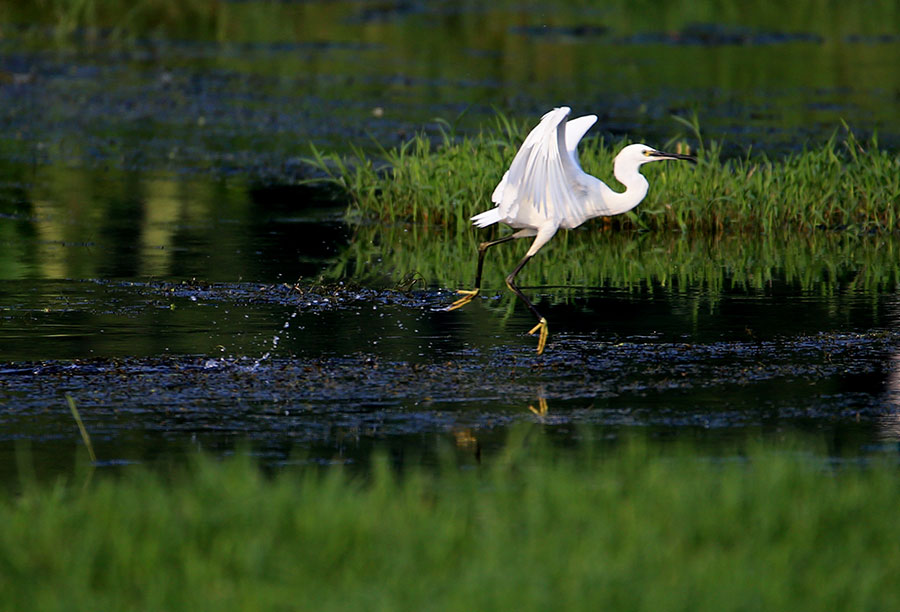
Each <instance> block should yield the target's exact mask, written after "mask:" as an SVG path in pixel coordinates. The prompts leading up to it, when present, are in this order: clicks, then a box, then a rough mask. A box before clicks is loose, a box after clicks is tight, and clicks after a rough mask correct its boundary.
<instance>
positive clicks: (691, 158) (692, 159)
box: [647, 151, 697, 164]
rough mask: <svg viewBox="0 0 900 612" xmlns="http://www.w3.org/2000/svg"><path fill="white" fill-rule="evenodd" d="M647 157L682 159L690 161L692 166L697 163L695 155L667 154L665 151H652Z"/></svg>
mask: <svg viewBox="0 0 900 612" xmlns="http://www.w3.org/2000/svg"><path fill="white" fill-rule="evenodd" d="M647 157H655V158H657V159H681V160H684V161H689V162H691V163H692V164H696V163H697V158H696V157H694V156H693V155H682V154H681V153H666V152H665V151H650V152H649V153H647Z"/></svg>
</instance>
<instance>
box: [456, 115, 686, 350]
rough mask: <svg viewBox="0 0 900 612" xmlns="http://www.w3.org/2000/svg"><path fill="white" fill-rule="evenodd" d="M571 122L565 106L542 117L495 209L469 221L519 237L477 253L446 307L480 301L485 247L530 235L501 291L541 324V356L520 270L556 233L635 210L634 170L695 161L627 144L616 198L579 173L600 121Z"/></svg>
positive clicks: (637, 176)
mask: <svg viewBox="0 0 900 612" xmlns="http://www.w3.org/2000/svg"><path fill="white" fill-rule="evenodd" d="M568 116H569V108H568V107H565V106H563V107H560V108H555V109H553V110H552V111H550V112H549V113H547V114H545V115H544V116H543V117H542V118H541V121H540V123H538V125H537V126H536V127H535V128H534V129H533V130H531V132H530V133H529V134H528V136H527V137H526V138H525V142H524V143H522V146H521V147H520V148H519V151H518V153H516V156H515V158H514V159H513V161H512V164H510V166H509V170H507V172H506V173H505V174H504V175H503V178H502V179H501V180H500V183H499V184H498V185H497V187H496V189H494V192H493V194H492V195H491V201H493V202H494V204H496V206H495V207H494V208H492V209H490V210H487V211H485V212H482V213H479V214H477V215H475V216H474V217H472V221H473V223H474V225H476V226H477V227H487V226H489V225H493V224H494V223H504V224H506V225H508V226H510V227H512V228H514V229H517V230H518V231H517V232H515V233H514V234H512V235H511V236H507V237H505V238H501V239H499V240H496V241H494V242H486V243H483V244H482V245H481V246H480V247H479V259H478V272H477V274H476V277H475V289H474V290H472V291H461V292H460V293H462V294H464V297H463V298H460V299H459V300H457V301H456V302H454V303H453V304H452V305H451V306H450V309H451V310H452V309H454V308H459V307H460V306H463V305H464V304H467V303H468V302H469V301H471V300H472V298H474V297H475V296H476V295H478V291H479V285H480V283H481V266H482V261H483V258H484V252H485V251H486V250H487V249H488V248H489V247H490V246H493V245H494V244H499V243H500V242H506V241H507V240H510V239H512V238H526V237H531V236H534V237H535V239H534V242H533V243H532V244H531V248H529V249H528V253H527V254H526V255H525V258H524V259H522V261H520V262H519V265H518V266H516V269H515V270H513V272H512V273H511V274H510V275H509V276H508V277H507V278H506V284H507V285H508V286H509V288H510V289H511V290H513V291H514V292H515V293H516V295H518V296H519V297H520V298H522V300H523V301H525V303H526V305H528V307H529V308H530V309H531V311H532V312H533V313H534V314H535V315H536V316H537V317H538V319H540V321H541V322H540V323H539V324H538V326H537V327H535V328H534V329H533V330H532V333H534V332H535V331H537V330H538V329H541V340H540V342H539V343H538V353H540V352H542V351H543V348H544V343H545V342H546V338H547V321H546V319H544V318H543V317H542V316H540V313H538V311H537V310H536V309H535V308H534V306H533V305H532V304H531V302H529V301H528V299H527V298H526V297H525V296H524V295H523V294H522V293H521V291H519V289H518V288H517V287H516V285H515V283H514V282H513V281H514V279H515V276H516V274H518V272H519V270H521V269H522V266H524V265H525V263H526V262H527V261H528V260H529V259H530V258H531V257H532V256H533V255H534V254H535V253H537V252H538V250H539V249H540V248H541V247H542V246H544V244H546V243H547V241H548V240H550V239H551V238H552V237H553V235H554V234H555V233H556V232H557V230H559V229H560V228H562V229H573V228H575V227H578V226H579V225H581V224H582V223H584V222H585V221H587V220H588V219H592V218H594V217H599V216H611V215H618V214H621V213H624V212H627V211H629V210H631V209H632V208H634V207H635V206H637V205H638V204H639V203H640V202H641V200H643V199H644V197H645V196H646V195H647V189H648V188H649V183H647V179H646V178H644V176H643V175H642V174H641V173H640V171H639V170H640V167H641V166H642V165H643V164H646V163H649V162H653V161H661V160H665V159H689V160H690V159H692V158H690V157H688V156H686V155H678V154H672V153H663V152H661V151H657V150H656V149H653V148H651V147H648V146H647V145H643V144H633V145H628V146H627V147H625V148H624V149H622V150H621V151H620V152H619V154H618V155H617V156H616V158H615V160H614V161H613V175H614V176H615V177H616V180H617V181H619V182H620V183H622V185H624V186H625V191H622V192H617V191H614V190H612V189H611V188H610V187H609V186H607V185H606V184H605V183H604V182H603V181H601V180H599V179H597V178H596V177H593V176H591V175H590V174H588V173H586V172H585V171H584V170H582V169H581V164H580V163H579V161H578V143H579V142H580V141H581V139H582V138H583V137H584V134H585V133H586V132H587V131H588V130H589V129H590V128H591V126H592V125H594V123H595V122H596V121H597V117H596V116H595V115H587V116H584V117H578V118H577V119H572V120H571V121H567V118H568Z"/></svg>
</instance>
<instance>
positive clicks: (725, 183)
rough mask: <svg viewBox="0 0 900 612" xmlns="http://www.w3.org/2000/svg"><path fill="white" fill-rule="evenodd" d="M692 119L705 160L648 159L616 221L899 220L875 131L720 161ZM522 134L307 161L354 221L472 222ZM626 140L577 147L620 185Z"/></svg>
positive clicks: (500, 124) (500, 130)
mask: <svg viewBox="0 0 900 612" xmlns="http://www.w3.org/2000/svg"><path fill="white" fill-rule="evenodd" d="M684 123H685V124H686V125H687V126H689V127H690V129H691V131H692V132H693V135H692V136H693V138H694V141H695V142H699V144H700V147H699V150H698V157H699V163H698V164H697V165H696V166H692V165H690V164H685V163H666V164H654V165H652V166H648V167H645V168H644V170H643V171H644V173H645V175H646V176H647V177H648V179H649V180H650V183H651V187H650V192H649V195H648V196H647V198H646V199H645V200H644V202H642V203H641V204H640V206H638V208H636V209H635V210H633V211H631V212H629V213H627V214H625V215H619V216H616V217H611V218H608V219H607V220H606V221H605V222H606V223H607V224H608V225H609V226H611V227H613V228H617V229H641V230H677V231H680V232H683V233H705V234H712V233H721V232H724V231H745V232H774V231H776V230H780V229H789V231H791V232H807V233H808V232H812V231H814V230H818V229H823V228H825V229H845V230H855V231H871V230H883V231H893V230H895V229H897V228H898V216H897V205H898V202H900V159H898V157H897V156H896V155H892V154H890V153H889V152H887V151H884V150H881V149H879V147H878V142H877V139H874V138H873V139H872V140H871V141H870V142H866V143H863V142H860V141H859V140H857V139H856V138H855V136H854V134H853V133H852V131H850V130H849V129H846V128H844V129H842V130H840V133H838V132H836V133H835V135H834V136H833V137H832V138H831V139H830V140H829V141H828V142H827V143H825V144H824V145H822V146H821V147H819V148H815V149H810V150H806V151H804V152H802V153H797V154H793V155H789V156H787V157H786V158H783V159H779V160H770V159H767V158H766V157H765V156H762V155H761V156H747V157H745V158H740V159H721V156H720V146H719V145H718V144H717V143H715V142H712V143H704V142H703V140H702V137H700V133H699V128H698V127H697V125H696V121H695V122H694V123H691V122H688V121H684ZM526 132H527V129H526V126H523V125H516V124H513V123H511V122H509V121H507V120H505V119H502V118H501V119H498V121H497V126H496V127H495V128H494V129H491V130H488V131H483V132H481V133H480V134H477V135H475V136H466V137H463V138H461V139H457V138H453V137H452V136H450V135H449V134H445V136H444V139H443V141H442V142H440V143H439V144H437V145H434V144H432V143H431V142H430V141H429V140H428V139H427V138H426V137H424V136H418V137H416V138H414V139H413V140H412V141H410V142H408V143H406V144H405V145H403V146H401V147H398V148H394V149H391V150H386V151H383V152H382V155H381V159H380V160H375V161H373V160H370V159H369V160H366V159H364V158H363V157H362V156H358V159H360V160H362V161H359V162H358V163H349V162H348V161H346V160H344V159H341V158H339V157H338V156H336V155H328V154H324V153H321V152H319V151H317V150H314V154H313V157H312V158H310V159H308V160H307V161H308V163H309V164H311V165H312V166H313V167H314V168H315V169H317V170H318V171H319V172H321V173H323V174H324V175H326V176H327V180H329V181H330V182H331V183H333V184H335V185H337V186H339V187H340V188H342V189H344V190H345V192H346V195H347V197H348V198H349V199H350V201H351V212H352V216H354V217H356V218H373V219H378V220H381V221H391V222H397V221H404V222H412V223H423V224H438V225H445V226H449V227H452V228H460V227H468V225H469V218H470V217H471V216H472V215H473V214H475V213H477V212H480V211H482V210H486V209H488V208H491V207H492V206H493V205H492V204H491V202H490V194H491V192H492V191H493V189H494V187H495V186H496V184H497V182H498V181H499V179H500V177H501V176H502V175H503V172H504V170H505V169H506V168H507V167H508V165H509V163H510V162H511V161H512V158H513V156H514V155H515V151H516V149H517V148H518V146H519V144H520V143H521V142H522V140H523V138H524V134H525V133H526ZM673 140H679V141H680V139H673ZM625 144H626V143H625V142H622V143H617V144H615V145H609V144H607V143H605V142H603V141H602V140H600V141H598V140H596V139H588V140H587V141H586V142H584V143H583V144H582V146H581V147H580V150H579V152H580V157H581V162H582V166H583V167H584V169H585V171H587V172H589V173H591V174H594V175H596V176H598V177H599V178H601V179H602V180H604V181H606V182H607V183H608V184H610V185H612V186H615V187H616V188H618V189H620V190H621V189H622V188H621V186H619V185H618V183H617V182H615V180H614V179H613V178H612V176H611V174H612V160H613V158H614V156H615V154H616V152H617V151H618V150H619V149H621V148H622V146H624V145H625ZM661 144H662V143H657V146H661ZM676 144H678V143H674V142H670V143H668V145H667V146H669V147H672V146H675V145H676ZM601 223H602V222H601Z"/></svg>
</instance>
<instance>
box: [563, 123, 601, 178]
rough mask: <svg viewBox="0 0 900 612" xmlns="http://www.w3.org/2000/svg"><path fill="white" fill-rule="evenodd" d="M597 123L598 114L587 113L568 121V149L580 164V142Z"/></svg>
mask: <svg viewBox="0 0 900 612" xmlns="http://www.w3.org/2000/svg"><path fill="white" fill-rule="evenodd" d="M595 123H597V115H585V116H584V117H578V118H577V119H570V120H568V121H566V149H568V151H569V155H571V156H572V159H574V160H575V163H576V164H578V143H579V142H581V139H582V138H584V135H585V134H586V133H587V131H588V130H589V129H591V126H592V125H594V124H595ZM580 166H581V165H580V164H579V167H580Z"/></svg>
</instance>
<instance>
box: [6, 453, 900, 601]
mask: <svg viewBox="0 0 900 612" xmlns="http://www.w3.org/2000/svg"><path fill="white" fill-rule="evenodd" d="M810 457H815V455H809V454H805V453H794V454H788V453H786V452H785V451H784V449H782V450H781V451H780V452H779V453H778V454H775V453H774V452H772V451H771V450H766V449H757V450H755V451H752V452H750V453H749V456H748V457H747V458H745V459H741V460H724V461H712V460H709V459H697V458H691V457H690V456H689V455H688V454H680V453H674V454H673V453H672V452H671V451H669V452H667V453H665V454H663V453H660V452H658V449H657V450H653V449H652V448H650V447H647V446H641V445H636V446H630V447H628V448H626V449H625V450H618V451H604V452H599V451H598V452H593V453H592V452H587V451H583V452H579V453H576V454H575V455H571V454H569V455H564V456H557V455H554V454H553V453H551V452H550V451H547V450H546V449H545V450H543V451H536V450H534V449H530V448H528V447H527V446H523V445H513V447H512V450H508V451H507V452H506V453H505V454H502V455H501V456H497V457H491V458H490V460H489V461H488V462H487V465H485V466H482V467H480V468H478V469H475V470H471V469H470V470H459V469H457V468H455V467H452V466H447V467H445V468H444V469H442V470H438V471H437V473H435V472H425V471H422V470H419V469H412V470H411V471H407V472H405V473H404V476H403V478H402V479H398V478H397V477H396V474H395V473H394V472H393V471H392V470H391V469H390V468H388V467H386V465H385V464H384V463H383V462H376V466H375V468H374V471H373V474H372V476H371V477H370V478H367V479H366V480H360V479H358V478H352V477H350V476H348V475H346V474H345V473H344V472H342V471H340V470H339V469H330V470H328V471H325V472H319V471H308V472H299V473H298V472H282V473H279V474H278V475H276V476H275V477H264V476H262V475H261V474H260V472H259V471H258V469H257V468H255V467H254V466H253V465H251V463H250V462H249V461H247V460H244V459H231V460H227V461H224V462H221V463H217V462H214V461H212V460H207V459H201V460H199V461H198V462H197V463H196V464H195V465H194V466H193V467H192V468H191V469H188V470H185V471H183V472H181V473H180V474H177V475H175V476H169V477H165V476H161V475H158V474H153V473H148V472H146V471H143V470H140V469H136V470H131V471H128V472H126V473H125V474H124V475H123V476H120V477H115V478H113V477H99V476H96V475H95V477H94V479H93V480H92V481H91V483H90V484H88V485H87V486H86V487H84V486H82V485H81V483H76V484H73V485H64V484H59V485H55V486H41V485H32V486H29V487H27V488H26V491H25V493H24V494H22V495H21V496H20V497H17V498H6V499H3V500H2V501H0V570H2V575H3V576H4V580H3V581H2V582H0V606H2V608H3V609H10V610H12V609H15V610H42V611H46V610H61V609H81V610H129V609H135V610H181V609H191V610H213V609H214V610H248V609H315V610H338V609H340V610H346V609H360V610H362V609H365V610H372V609H384V610H397V609H416V610H419V609H460V610H463V609H464V610H472V609H477V610H509V609H523V610H527V609H550V608H558V609H567V610H571V609H591V610H598V609H607V610H654V611H657V610H691V611H695V610H716V611H722V610H773V609H779V610H787V609H791V610H827V609H844V610H847V609H896V608H897V607H898V605H900V586H898V583H897V581H896V579H895V577H896V576H897V574H898V572H900V557H898V556H897V555H896V550H895V549H896V535H897V527H896V508H897V507H898V505H900V480H898V479H897V473H896V467H895V466H888V465H876V466H870V467H868V468H860V467H858V466H856V465H845V466H843V467H841V468H839V469H837V470H836V471H835V470H833V469H830V468H828V467H826V465H825V464H824V463H822V461H821V459H815V458H810Z"/></svg>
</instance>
